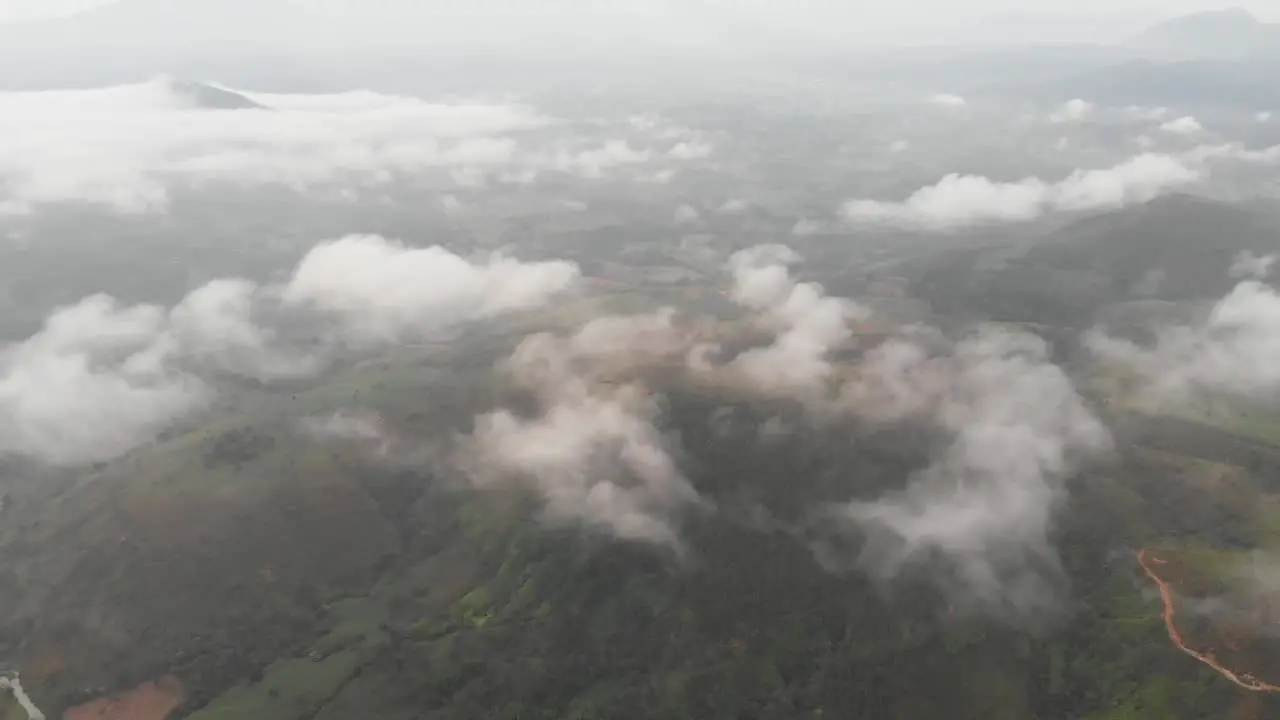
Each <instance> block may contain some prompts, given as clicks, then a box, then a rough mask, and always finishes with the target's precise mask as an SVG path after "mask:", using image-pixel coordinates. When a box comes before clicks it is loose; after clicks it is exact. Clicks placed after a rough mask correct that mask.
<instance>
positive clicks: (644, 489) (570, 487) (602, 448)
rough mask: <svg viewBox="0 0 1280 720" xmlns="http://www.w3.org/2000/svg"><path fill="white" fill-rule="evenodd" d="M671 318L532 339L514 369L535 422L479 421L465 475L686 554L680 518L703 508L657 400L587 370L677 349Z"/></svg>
mask: <svg viewBox="0 0 1280 720" xmlns="http://www.w3.org/2000/svg"><path fill="white" fill-rule="evenodd" d="M682 345H683V343H682V342H680V341H678V340H676V339H675V335H674V328H673V325H672V313H671V312H670V311H661V312H658V313H655V314H651V315H641V316H635V317H617V318H599V319H597V320H594V321H592V322H591V323H588V324H587V325H585V326H583V327H582V328H580V329H579V330H578V331H577V332H576V333H574V334H573V335H571V336H568V337H562V336H555V335H550V334H538V335H533V336H530V337H529V338H526V339H525V341H524V342H522V343H521V345H520V346H519V347H518V348H517V349H516V351H515V352H514V353H513V354H512V357H511V359H510V360H509V362H508V367H509V369H510V371H511V373H512V376H513V377H514V378H516V379H517V380H518V381H519V382H520V383H521V384H523V385H525V386H527V387H530V388H531V389H534V390H535V391H537V392H538V393H539V395H540V396H541V397H542V405H543V409H542V410H541V412H540V413H539V414H538V415H536V416H535V417H521V416H517V415H516V414H514V413H512V412H509V411H506V410H499V411H497V412H494V413H490V414H487V415H484V416H481V417H480V418H478V419H477V421H476V426H475V430H474V432H473V433H472V436H471V437H470V439H469V443H468V452H467V456H468V458H469V462H468V463H467V467H468V475H469V476H470V477H471V478H472V480H473V481H474V482H475V483H476V485H477V486H479V487H481V488H486V487H494V486H504V485H511V484H515V485H517V486H519V487H525V488H528V489H530V490H532V491H534V492H535V493H536V494H537V496H538V497H539V498H540V499H541V500H542V502H543V504H544V508H545V513H546V516H547V518H548V519H550V520H551V521H554V522H573V523H580V524H583V525H585V526H586V527H589V528H593V529H597V530H600V531H602V532H606V533H608V534H611V535H613V536H615V537H618V538H620V539H623V540H629V541H637V542H647V543H654V544H658V545H662V546H666V547H669V548H672V549H674V550H677V551H680V550H681V549H682V548H681V542H680V537H679V532H678V528H677V523H678V518H679V515H680V513H681V512H683V511H685V510H687V509H689V508H691V507H698V506H703V505H704V502H703V500H702V498H701V497H700V496H699V495H698V493H697V491H696V490H695V489H694V488H693V486H692V485H690V484H689V482H688V481H687V480H686V479H685V478H684V476H683V475H682V474H681V472H680V470H679V467H678V465H677V463H676V461H675V460H674V458H673V457H672V454H671V447H670V444H671V440H670V439H669V438H668V437H666V436H665V435H664V434H663V433H661V432H660V431H659V430H658V429H657V427H656V426H655V420H656V418H657V416H658V413H659V404H658V403H657V401H656V400H655V399H654V398H653V397H652V396H651V395H650V394H649V393H648V391H647V390H646V389H645V388H644V387H643V386H642V385H640V384H638V383H612V382H599V378H597V377H593V373H592V370H591V366H592V365H593V364H594V365H596V366H597V367H598V366H599V364H601V363H604V364H606V365H607V363H608V361H609V360H610V359H623V360H626V361H631V362H636V361H637V359H636V355H637V354H639V355H648V356H652V355H653V354H654V353H658V354H661V353H662V352H663V350H662V348H664V347H665V348H668V349H678V348H679V347H682Z"/></svg>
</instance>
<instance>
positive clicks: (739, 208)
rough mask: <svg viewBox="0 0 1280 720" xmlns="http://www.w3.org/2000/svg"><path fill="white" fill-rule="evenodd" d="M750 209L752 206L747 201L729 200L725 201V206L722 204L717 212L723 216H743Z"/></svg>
mask: <svg viewBox="0 0 1280 720" xmlns="http://www.w3.org/2000/svg"><path fill="white" fill-rule="evenodd" d="M750 207H751V206H750V205H749V204H748V203H747V201H746V200H740V199H738V198H731V199H729V200H725V201H724V204H722V205H721V206H720V207H719V208H717V209H716V212H717V213H719V214H721V215H741V214H742V213H744V212H746V211H747V210H749V209H750Z"/></svg>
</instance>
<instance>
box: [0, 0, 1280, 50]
mask: <svg viewBox="0 0 1280 720" xmlns="http://www.w3.org/2000/svg"><path fill="white" fill-rule="evenodd" d="M110 1H111V0H0V21H3V20H5V19H8V20H15V19H33V18H39V17H48V16H56V15H59V14H67V13H70V12H74V11H76V10H79V9H82V8H85V7H90V6H93V5H101V4H105V3H106V2H110ZM152 1H154V0H152ZM173 1H174V2H195V1H197V0H173ZM211 1H212V0H211ZM296 2H297V3H298V4H299V5H303V6H306V7H309V8H312V9H315V10H320V11H323V12H325V13H326V14H330V15H339V16H344V17H345V18H349V19H364V20H370V21H372V20H373V19H374V18H386V19H390V18H393V17H394V18H397V20H398V21H399V22H404V21H416V20H423V21H425V20H429V19H432V18H433V17H434V18H436V19H439V16H440V14H441V13H443V15H444V16H445V17H457V16H459V15H464V16H466V17H467V18H468V20H469V21H472V22H474V21H475V19H476V18H482V19H486V20H487V19H492V20H493V21H495V24H510V22H508V23H503V20H504V19H505V20H508V21H514V22H515V23H516V24H521V23H527V22H530V21H531V19H532V18H530V16H531V15H532V16H534V17H538V16H543V15H545V16H547V17H556V16H557V10H558V11H560V12H564V11H565V10H566V9H569V8H574V10H577V9H580V8H584V7H587V6H591V7H593V8H594V9H595V10H596V11H597V12H599V11H600V10H601V9H602V8H605V7H608V8H609V10H607V11H604V12H606V14H612V13H614V12H617V11H619V9H621V11H622V12H627V13H629V14H636V13H642V14H646V15H651V16H654V20H655V21H657V18H658V17H660V16H662V15H664V14H666V13H671V14H672V17H676V18H684V19H688V18H691V17H697V18H699V20H698V21H697V22H699V23H702V24H706V23H708V22H710V23H711V24H713V25H714V24H715V22H716V20H715V18H716V17H717V16H718V15H719V14H720V13H721V12H724V11H730V10H732V11H733V12H734V13H735V14H736V15H737V17H736V18H735V20H736V22H739V23H742V22H746V23H753V24H754V23H761V24H763V25H766V26H768V27H771V28H782V29H786V30H790V31H798V32H811V33H814V34H815V35H818V34H820V35H823V36H826V37H833V38H839V39H842V40H846V41H854V42H862V41H865V42H873V43H885V44H897V42H903V41H905V42H923V41H930V40H938V39H954V38H956V37H958V36H961V35H964V34H966V33H968V32H973V33H976V34H980V35H982V36H983V37H982V38H981V39H982V40H984V41H987V40H992V39H994V40H996V41H1000V40H1002V39H1005V40H1007V39H1008V38H1007V37H1003V36H1002V33H1009V32H1023V31H1027V32H1032V33H1033V34H1035V33H1037V32H1040V31H1041V28H1042V27H1043V31H1044V32H1047V33H1048V34H1050V35H1062V36H1063V37H1062V38H1060V39H1068V38H1071V37H1075V36H1079V39H1088V38H1089V37H1093V36H1094V35H1093V33H1095V32H1097V31H1103V32H1106V31H1112V32H1115V33H1128V32H1131V31H1132V30H1133V29H1135V28H1138V27H1141V26H1142V24H1143V23H1146V22H1150V21H1151V20H1154V19H1159V18H1163V17H1168V16H1171V15H1176V14H1180V13H1184V12H1190V11H1195V10H1202V9H1213V8H1218V7H1225V6H1239V7H1244V8H1246V9H1248V10H1250V11H1252V12H1253V13H1254V14H1256V15H1257V16H1258V17H1260V18H1262V19H1264V20H1269V21H1277V22H1280V0H1242V1H1241V2H1236V3H1230V2H1223V3H1216V4H1215V3H1213V2H1209V3H1206V2H1203V1H1202V0H1201V1H1197V0H1159V1H1158V2H1157V1H1155V0H962V1H957V0H539V2H536V3H535V2H529V1H528V0H472V1H471V2H457V0H296ZM596 14H597V13H592V15H596ZM1007 15H1014V16H1017V17H1016V18H1009V17H1004V18H1003V19H1002V21H1001V22H999V23H997V24H994V25H987V26H984V21H986V20H987V19H989V18H991V17H992V16H1007ZM504 16H505V17H504ZM1023 16H1032V17H1023ZM570 17H572V16H570ZM517 18H518V19H517ZM585 22H587V21H586V20H584V23H585ZM1010 28H1017V29H1016V31H1011V30H1010ZM673 29H674V28H673ZM569 30H570V31H572V28H569ZM988 35H990V37H987V36H988Z"/></svg>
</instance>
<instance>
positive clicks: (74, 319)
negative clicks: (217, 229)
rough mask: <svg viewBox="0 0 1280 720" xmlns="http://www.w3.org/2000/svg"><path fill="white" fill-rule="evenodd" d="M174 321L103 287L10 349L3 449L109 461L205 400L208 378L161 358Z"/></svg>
mask: <svg viewBox="0 0 1280 720" xmlns="http://www.w3.org/2000/svg"><path fill="white" fill-rule="evenodd" d="M164 325H165V313H164V311H163V309H161V308H159V307H155V306H149V305H140V306H134V307H121V306H119V305H118V304H117V303H116V302H115V301H114V300H113V299H111V298H109V297H107V296H104V295H95V296H92V297H88V298H85V299H84V300H82V301H81V302H80V303H78V304H76V305H73V306H70V307H66V308H63V309H60V310H58V311H56V312H54V313H53V314H52V315H51V316H50V317H49V319H48V320H46V322H45V324H44V328H43V329H42V330H41V331H40V332H38V333H36V334H35V335H33V336H32V337H30V338H28V339H27V340H26V341H24V342H21V343H18V344H15V345H11V346H9V347H7V348H5V349H4V351H3V355H2V356H0V452H3V453H17V454H22V455H29V456H34V457H37V458H40V459H42V460H45V461H48V462H51V463H55V464H75V463H82V462H94V461H99V460H105V459H108V458H110V457H113V456H115V455H117V454H119V453H121V452H124V451H126V450H128V449H130V448H132V447H134V446H135V445H137V444H138V443H140V442H143V441H145V440H147V439H150V438H151V437H154V435H155V434H156V433H157V432H159V431H160V430H161V429H162V428H163V427H164V426H166V425H167V424H168V423H170V422H171V421H172V420H173V419H174V418H176V417H179V416H180V415H182V414H184V413H186V412H188V411H189V410H191V409H193V408H194V407H197V406H199V405H200V404H201V403H202V402H204V400H205V399H206V396H207V389H206V388H205V386H204V385H203V384H202V383H201V382H199V381H198V380H196V379H195V378H193V377H191V376H188V375H186V374H183V373H176V372H173V371H171V370H168V369H166V368H160V367H157V366H156V364H155V363H154V362H153V360H152V358H151V356H152V355H153V354H154V344H155V342H156V339H157V338H158V337H159V336H160V335H161V334H162V333H163V332H164Z"/></svg>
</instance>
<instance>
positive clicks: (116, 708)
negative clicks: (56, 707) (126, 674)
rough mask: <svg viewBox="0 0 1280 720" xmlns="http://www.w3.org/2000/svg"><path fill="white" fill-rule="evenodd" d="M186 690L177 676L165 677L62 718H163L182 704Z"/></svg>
mask: <svg viewBox="0 0 1280 720" xmlns="http://www.w3.org/2000/svg"><path fill="white" fill-rule="evenodd" d="M185 697H186V693H185V691H184V690H183V687H182V683H181V682H179V681H178V679H177V678H173V677H164V678H161V679H159V680H156V681H153V682H149V683H146V684H144V685H140V686H138V687H136V688H134V689H133V690H130V691H129V692H126V693H123V694H119V695H113V696H111V697H107V698H100V699H98V700H94V701H92V702H88V703H85V704H84V705H80V706H77V707H74V708H71V709H70V710H68V711H66V712H65V713H63V715H62V719H63V720H164V719H165V717H166V716H167V715H168V714H169V713H170V712H172V711H173V709H174V708H176V707H178V706H179V705H181V704H182V700H183V698H185Z"/></svg>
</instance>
